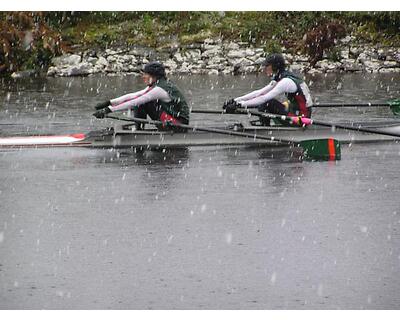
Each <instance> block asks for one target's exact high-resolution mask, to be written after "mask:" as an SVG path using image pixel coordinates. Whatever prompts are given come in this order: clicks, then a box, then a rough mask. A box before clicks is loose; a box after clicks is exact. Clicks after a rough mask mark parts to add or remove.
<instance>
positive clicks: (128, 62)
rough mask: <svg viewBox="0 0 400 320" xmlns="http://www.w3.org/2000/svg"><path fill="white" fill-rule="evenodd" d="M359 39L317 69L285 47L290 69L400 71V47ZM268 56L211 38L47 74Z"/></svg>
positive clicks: (135, 50) (84, 56)
mask: <svg viewBox="0 0 400 320" xmlns="http://www.w3.org/2000/svg"><path fill="white" fill-rule="evenodd" d="M354 43H355V39H354V38H353V37H351V36H348V37H346V38H343V39H341V40H340V41H339V42H338V44H337V46H336V48H335V54H336V56H335V61H333V60H331V59H328V58H324V59H323V60H321V61H319V62H317V64H316V65H315V67H314V68H309V63H308V60H309V58H308V57H307V56H305V55H298V54H295V55H293V54H290V53H288V52H286V51H285V50H283V55H284V56H285V58H286V59H287V60H288V61H289V62H290V64H291V70H292V71H294V72H298V73H304V72H307V73H309V74H313V73H328V72H368V73H376V72H400V48H374V47H371V46H369V45H367V44H354ZM282 49H284V48H282ZM264 57H265V52H264V49H263V48H261V47H254V46H252V45H251V44H249V43H246V42H223V41H221V40H215V39H207V40H205V41H204V42H203V43H197V44H192V45H187V46H180V47H179V46H175V47H172V48H167V49H163V50H155V49H152V48H144V47H130V48H117V49H106V50H104V51H95V50H88V51H84V52H79V53H75V54H67V55H64V56H60V57H56V58H53V60H52V65H51V66H50V67H49V69H48V71H47V76H57V77H71V76H88V75H92V74H99V73H101V74H107V75H110V76H111V75H121V74H133V75H139V74H140V69H141V68H142V66H143V65H144V64H146V63H147V62H149V61H154V60H158V61H162V62H163V63H164V64H165V66H166V67H167V69H168V72H169V73H170V74H210V75H213V74H214V75H219V74H249V73H255V72H259V71H260V69H261V63H262V62H263V60H264ZM14 77H18V74H15V75H14Z"/></svg>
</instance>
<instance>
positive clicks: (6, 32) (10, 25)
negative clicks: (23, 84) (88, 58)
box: [0, 12, 68, 74]
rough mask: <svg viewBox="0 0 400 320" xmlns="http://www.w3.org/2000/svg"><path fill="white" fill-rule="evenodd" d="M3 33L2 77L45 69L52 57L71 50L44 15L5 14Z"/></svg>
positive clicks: (0, 33)
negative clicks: (3, 75) (21, 71)
mask: <svg viewBox="0 0 400 320" xmlns="http://www.w3.org/2000/svg"><path fill="white" fill-rule="evenodd" d="M0 30H1V31H0V74H2V73H10V72H13V71H15V70H21V68H22V67H23V66H24V67H26V68H34V69H37V68H38V67H43V66H44V65H45V64H46V63H48V60H49V57H51V56H53V55H57V54H60V53H63V52H65V51H66V50H68V47H67V46H66V44H65V43H64V42H63V41H62V38H61V35H60V34H59V33H58V32H57V31H54V30H53V29H51V28H50V27H49V26H48V24H47V23H46V21H45V17H44V14H43V13H42V12H4V13H2V14H1V15H0Z"/></svg>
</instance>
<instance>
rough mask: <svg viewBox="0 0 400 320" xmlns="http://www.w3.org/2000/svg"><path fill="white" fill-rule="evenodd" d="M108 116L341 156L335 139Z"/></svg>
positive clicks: (313, 155) (309, 155) (313, 156)
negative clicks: (278, 135) (284, 136)
mask: <svg viewBox="0 0 400 320" xmlns="http://www.w3.org/2000/svg"><path fill="white" fill-rule="evenodd" d="M106 118H110V119H116V120H122V121H128V122H139V123H146V124H152V125H156V126H160V125H166V126H170V127H178V128H183V129H187V130H191V131H193V132H194V131H205V132H211V133H218V134H225V135H230V136H237V137H245V138H251V139H254V140H257V139H258V140H267V141H271V142H278V143H280V144H285V145H290V146H300V147H301V148H302V149H303V154H304V159H310V160H340V158H341V150H340V143H339V141H337V140H335V139H331V138H329V139H311V140H303V141H299V142H295V141H292V140H286V139H281V138H275V137H272V136H264V135H259V134H251V133H245V132H238V131H232V130H223V129H217V128H207V127H199V126H190V125H187V124H173V123H170V122H167V123H163V122H162V121H155V120H146V119H141V118H134V117H132V118H131V117H124V116H113V115H110V114H109V115H107V116H106Z"/></svg>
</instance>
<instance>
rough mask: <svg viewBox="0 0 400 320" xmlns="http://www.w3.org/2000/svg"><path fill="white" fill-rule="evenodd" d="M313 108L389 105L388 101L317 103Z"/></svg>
mask: <svg viewBox="0 0 400 320" xmlns="http://www.w3.org/2000/svg"><path fill="white" fill-rule="evenodd" d="M312 107H313V108H336V107H337V108H360V107H365V108H368V107H390V104H389V103H386V102H382V103H317V104H314V105H313V106H312Z"/></svg>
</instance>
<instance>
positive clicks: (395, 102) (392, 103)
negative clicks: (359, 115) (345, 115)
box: [312, 99, 400, 116]
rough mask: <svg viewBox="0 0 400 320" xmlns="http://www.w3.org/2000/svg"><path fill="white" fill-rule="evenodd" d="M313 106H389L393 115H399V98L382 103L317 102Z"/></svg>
mask: <svg viewBox="0 0 400 320" xmlns="http://www.w3.org/2000/svg"><path fill="white" fill-rule="evenodd" d="M312 107H313V108H334V107H338V108H343V107H344V108H347V107H350V108H352V107H357V108H358V107H366V108H367V107H390V110H391V111H392V112H393V114H394V115H396V116H400V99H393V100H389V101H387V102H382V103H379V102H378V103H358V102H357V103H317V104H314V105H313V106H312Z"/></svg>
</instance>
